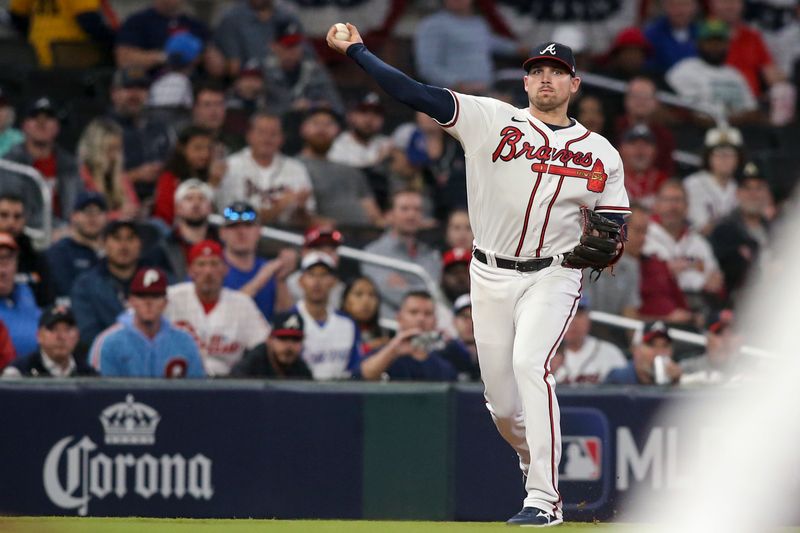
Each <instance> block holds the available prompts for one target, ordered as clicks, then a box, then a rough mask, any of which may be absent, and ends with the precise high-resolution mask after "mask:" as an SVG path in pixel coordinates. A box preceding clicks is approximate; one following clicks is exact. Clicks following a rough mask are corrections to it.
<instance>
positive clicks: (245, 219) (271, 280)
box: [219, 202, 296, 321]
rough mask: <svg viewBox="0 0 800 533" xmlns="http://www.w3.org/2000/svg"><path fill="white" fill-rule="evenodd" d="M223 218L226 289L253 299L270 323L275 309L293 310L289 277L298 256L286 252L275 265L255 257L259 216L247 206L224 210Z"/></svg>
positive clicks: (274, 262) (231, 207) (239, 205)
mask: <svg viewBox="0 0 800 533" xmlns="http://www.w3.org/2000/svg"><path fill="white" fill-rule="evenodd" d="M222 216H223V218H224V219H225V223H224V224H223V226H222V228H220V232H219V235H220V240H222V243H223V244H224V257H225V263H227V265H228V273H227V274H226V276H225V280H224V282H223V286H224V287H227V288H229V289H236V290H239V291H241V292H243V293H245V294H247V295H248V296H250V297H251V298H253V300H254V301H255V303H256V306H258V308H259V310H260V311H261V313H262V314H263V315H264V318H266V319H267V321H271V320H272V314H273V313H274V312H275V310H276V308H278V309H287V308H289V307H291V306H292V300H291V295H290V294H289V289H288V288H287V287H286V276H288V275H289V273H290V272H291V271H292V270H294V266H295V263H296V255H295V254H294V253H293V252H286V253H283V254H281V256H279V257H278V259H275V260H274V261H267V260H265V259H262V258H261V257H258V256H257V255H256V250H257V248H258V239H259V237H260V235H261V234H260V228H259V226H258V214H257V213H256V210H255V208H253V206H251V205H250V204H248V203H247V202H234V203H232V204H231V205H229V206H228V207H226V208H225V209H224V211H223V214H222Z"/></svg>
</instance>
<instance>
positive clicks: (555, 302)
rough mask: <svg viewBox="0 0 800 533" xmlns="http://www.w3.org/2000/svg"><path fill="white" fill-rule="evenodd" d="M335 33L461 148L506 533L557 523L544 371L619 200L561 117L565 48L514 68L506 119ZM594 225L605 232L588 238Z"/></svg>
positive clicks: (501, 110)
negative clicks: (516, 502)
mask: <svg viewBox="0 0 800 533" xmlns="http://www.w3.org/2000/svg"><path fill="white" fill-rule="evenodd" d="M346 27H347V30H348V32H340V33H339V36H340V37H341V36H343V35H342V33H345V35H347V33H349V36H348V38H347V40H342V39H339V38H337V37H336V35H337V27H336V26H332V27H331V29H330V30H329V31H328V35H327V42H328V45H329V46H330V47H331V48H333V49H334V50H337V51H338V52H340V53H342V54H346V55H347V56H349V57H350V58H351V59H353V60H354V61H355V62H356V63H358V64H359V66H361V68H363V69H364V70H365V71H366V72H367V73H368V74H369V75H370V76H371V77H372V78H374V79H375V80H376V81H377V82H378V84H379V85H380V86H381V87H382V88H383V89H384V90H385V91H386V92H387V93H389V94H390V95H392V96H393V97H395V98H397V99H398V100H400V101H401V102H403V103H405V104H407V105H409V106H411V107H412V108H414V109H416V110H417V111H421V112H423V113H426V114H427V115H429V116H431V117H432V118H433V119H435V120H436V121H437V122H438V123H439V124H440V125H441V126H442V127H443V128H445V129H446V131H447V132H448V133H449V134H450V135H452V136H453V137H455V138H456V139H458V140H459V141H460V142H461V145H462V146H463V148H464V153H465V156H466V157H465V159H466V166H467V197H468V203H469V205H468V207H469V216H470V222H471V224H472V228H473V230H474V233H475V241H474V249H473V257H474V259H475V260H474V261H472V262H471V266H470V276H471V296H472V317H473V320H474V324H475V341H476V345H477V347H478V359H479V364H480V368H481V376H482V379H483V381H484V385H485V396H486V400H487V407H488V408H489V411H490V413H491V415H492V418H493V419H494V422H495V424H496V426H497V428H498V430H499V431H500V434H501V435H502V436H503V438H505V439H506V441H508V443H509V444H511V446H512V447H513V448H514V450H515V451H516V452H517V454H518V455H519V460H520V467H521V469H522V471H523V474H524V479H525V489H526V491H527V496H526V497H525V499H524V502H523V509H522V511H520V512H519V513H518V514H517V515H515V516H514V517H512V518H511V519H510V520H509V521H508V523H509V524H513V525H524V526H551V525H556V524H560V523H561V522H562V519H563V518H562V510H561V508H562V502H561V495H560V494H559V492H558V464H559V460H560V456H561V434H560V428H559V422H560V419H559V410H558V403H557V400H556V396H555V391H554V388H555V379H554V377H553V375H552V374H551V372H550V360H551V358H552V356H553V353H554V352H555V349H556V347H557V346H558V344H559V343H560V342H561V339H562V337H563V335H564V332H565V331H566V329H567V326H568V325H569V322H570V320H571V319H572V316H573V314H574V313H575V309H576V307H577V304H578V300H579V299H580V293H581V286H582V275H581V270H580V268H581V267H584V266H591V267H592V268H594V269H597V270H602V269H603V268H605V267H606V266H608V265H610V264H613V262H615V261H616V260H617V259H618V258H619V256H620V255H621V254H622V242H621V241H622V239H621V232H620V231H619V230H620V226H621V224H622V222H623V220H622V215H624V214H626V213H628V197H627V194H626V193H625V188H624V186H623V183H624V176H623V172H622V163H621V161H620V157H619V154H618V153H617V151H616V150H615V149H614V148H613V147H612V146H611V144H610V143H609V142H608V141H607V140H606V139H604V138H603V137H601V136H600V135H597V134H595V133H592V132H590V131H588V130H587V129H586V128H585V127H583V126H582V125H581V124H579V123H578V122H576V121H575V120H574V119H571V118H569V117H567V114H566V112H567V106H568V104H569V99H570V97H571V96H572V95H573V94H575V93H576V92H577V91H578V88H579V86H580V78H578V77H577V76H576V75H575V60H574V57H573V55H572V50H571V49H570V48H569V47H567V46H564V45H562V44H559V43H556V42H549V43H544V44H542V45H540V46H538V47H537V48H536V49H535V53H534V55H533V56H532V57H531V58H529V59H528V60H526V61H525V63H524V64H523V68H524V70H525V73H526V75H525V76H524V78H523V80H524V87H525V90H526V91H527V93H528V99H529V101H530V106H529V107H527V108H523V109H518V108H516V107H514V106H512V105H510V104H507V103H505V102H501V101H499V100H495V99H492V98H485V97H476V96H469V95H464V94H459V93H456V92H454V91H451V90H448V89H442V88H439V87H432V86H429V85H424V84H422V83H419V82H417V81H415V80H413V79H411V78H409V77H408V76H406V75H405V74H403V73H402V72H400V71H398V70H397V69H394V68H393V67H390V66H389V65H387V64H385V63H384V62H382V61H381V60H380V59H378V58H377V57H375V56H374V55H373V54H372V53H370V51H369V50H367V48H366V47H365V46H364V44H363V42H362V40H361V36H360V35H359V33H358V29H357V28H356V27H355V26H353V25H352V24H347V25H346ZM599 213H602V214H603V215H606V217H607V218H606V217H602V216H599ZM608 218H611V220H608ZM614 219H616V220H614ZM598 223H602V225H603V227H604V231H598V232H597V235H595V232H594V231H593V230H592V228H599V227H600V226H599V225H598ZM587 258H589V259H590V260H584V259H587ZM565 267H566V268H565ZM569 267H571V268H569Z"/></svg>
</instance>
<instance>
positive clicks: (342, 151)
mask: <svg viewBox="0 0 800 533" xmlns="http://www.w3.org/2000/svg"><path fill="white" fill-rule="evenodd" d="M391 146H392V140H391V139H390V138H389V137H387V136H386V135H376V136H374V137H373V138H372V139H370V140H369V142H367V144H363V143H362V142H360V141H359V140H357V139H356V138H355V135H353V134H352V133H350V132H349V131H345V132H342V133H341V134H339V136H338V137H336V140H335V141H333V145H332V146H331V150H330V152H328V159H330V160H331V161H334V162H336V163H341V164H343V165H348V166H351V167H356V168H365V167H371V166H373V165H377V164H378V163H380V162H381V158H383V157H386V155H387V154H388V153H389V148H390V147H391Z"/></svg>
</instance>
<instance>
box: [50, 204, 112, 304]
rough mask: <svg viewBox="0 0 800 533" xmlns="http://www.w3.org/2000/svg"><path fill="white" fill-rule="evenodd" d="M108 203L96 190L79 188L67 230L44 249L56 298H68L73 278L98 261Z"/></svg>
mask: <svg viewBox="0 0 800 533" xmlns="http://www.w3.org/2000/svg"><path fill="white" fill-rule="evenodd" d="M107 212H108V204H107V203H106V199H105V197H104V196H103V195H102V194H100V193H98V192H82V193H81V194H79V195H78V199H77V200H76V201H75V207H74V209H73V210H72V215H70V233H69V235H67V236H66V237H64V238H63V239H61V240H60V241H58V242H56V243H55V244H53V245H52V246H50V248H48V249H47V251H46V252H45V258H46V259H47V263H48V266H49V271H50V279H51V280H52V284H53V291H54V293H55V296H56V298H69V293H70V291H71V290H72V284H73V283H74V282H75V279H76V278H77V277H78V276H80V275H81V274H83V273H84V272H86V271H87V270H89V269H90V268H92V267H93V266H95V265H96V264H97V263H98V262H99V261H100V256H99V254H100V251H101V250H102V248H103V241H102V239H101V234H102V232H103V227H105V225H106V213H107Z"/></svg>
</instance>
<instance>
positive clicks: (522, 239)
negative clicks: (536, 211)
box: [514, 120, 550, 257]
mask: <svg viewBox="0 0 800 533" xmlns="http://www.w3.org/2000/svg"><path fill="white" fill-rule="evenodd" d="M528 124H530V125H531V126H532V127H533V129H535V130H536V133H538V134H539V135H541V136H542V138H543V139H544V145H545V147H547V148H549V147H550V139H549V138H548V137H547V135H545V134H544V132H543V131H542V130H540V129H539V128H537V127H536V124H534V123H533V122H531V121H530V120H529V121H528ZM541 182H542V173H541V172H539V176H538V177H537V178H536V184H535V185H534V186H533V190H532V191H531V196H530V198H528V208H527V209H526V210H525V221H524V222H523V223H522V234H521V235H520V236H519V244H517V251H516V252H515V253H514V255H515V256H517V257H519V254H520V253H521V252H522V245H523V244H524V243H525V234H526V233H528V219H529V218H530V216H531V208H532V207H533V197H534V196H536V191H537V190H538V189H539V184H540V183H541Z"/></svg>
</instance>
